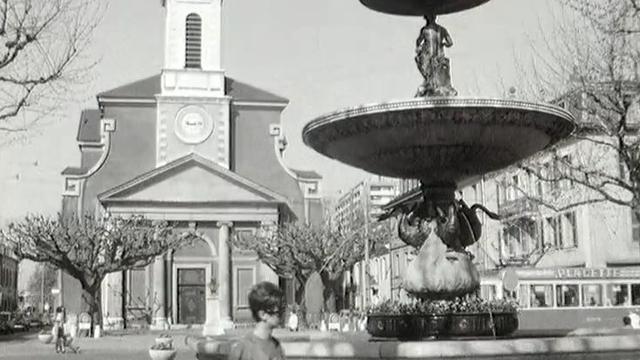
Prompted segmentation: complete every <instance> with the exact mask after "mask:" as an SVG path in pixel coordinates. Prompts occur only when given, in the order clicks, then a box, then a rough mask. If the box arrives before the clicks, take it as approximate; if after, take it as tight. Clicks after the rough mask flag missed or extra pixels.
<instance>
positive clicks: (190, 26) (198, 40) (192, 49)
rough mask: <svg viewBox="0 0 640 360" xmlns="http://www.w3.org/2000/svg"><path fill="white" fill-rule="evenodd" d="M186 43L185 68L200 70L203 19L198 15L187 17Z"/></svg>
mask: <svg viewBox="0 0 640 360" xmlns="http://www.w3.org/2000/svg"><path fill="white" fill-rule="evenodd" d="M185 33H186V39H185V40H186V41H185V60H184V67H185V68H196V69H199V68H200V55H201V44H202V19H200V16H199V15H198V14H189V15H187V22H186V32H185Z"/></svg>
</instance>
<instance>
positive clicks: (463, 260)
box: [303, 0, 575, 333]
mask: <svg viewBox="0 0 640 360" xmlns="http://www.w3.org/2000/svg"><path fill="white" fill-rule="evenodd" d="M360 1H361V2H362V3H363V4H364V5H365V6H367V7H369V8H371V9H374V10H376V11H381V12H385V13H389V14H399V15H414V16H423V17H424V18H425V20H426V25H425V26H424V27H422V29H421V30H420V34H419V36H418V39H417V41H416V57H415V61H416V64H417V66H418V69H419V71H420V73H421V74H422V77H423V82H422V85H420V87H419V88H418V91H417V93H416V97H415V98H414V99H408V100H401V101H393V102H386V103H379V104H373V105H366V106H360V107H356V108H350V109H346V110H341V111H337V112H333V113H330V114H327V115H324V116H321V117H319V118H317V119H315V120H313V121H311V122H309V123H308V124H307V125H306V126H305V128H304V129H303V139H304V142H305V144H307V145H308V146H310V147H312V148H313V149H315V150H316V151H318V152H320V153H321V154H324V155H326V156H329V157H331V158H334V159H336V160H339V161H341V162H344V163H346V164H349V165H352V166H355V167H358V168H361V169H363V170H366V171H368V172H371V173H374V174H378V175H383V176H389V177H397V178H414V179H419V180H420V183H421V191H422V201H421V202H419V203H418V204H417V205H413V206H409V205H408V204H398V205H397V206H396V207H395V208H394V209H391V211H390V213H392V214H400V221H399V223H398V233H399V236H400V238H401V239H402V240H403V241H404V242H405V243H407V244H408V245H410V246H413V247H414V248H415V249H416V250H417V256H416V257H415V259H414V260H413V261H412V262H411V263H410V264H409V265H408V268H407V271H406V272H405V275H404V281H403V286H404V289H405V290H406V291H407V292H408V293H410V294H412V295H413V296H414V297H415V298H417V299H421V300H424V301H433V300H448V299H454V298H457V297H461V296H465V295H467V294H471V293H474V292H476V291H477V290H478V288H479V286H480V279H479V273H478V270H477V269H476V267H475V266H474V264H473V261H472V260H473V256H472V255H471V254H470V253H469V252H468V251H467V250H466V248H467V247H468V246H470V245H472V244H473V243H475V242H476V241H478V239H479V238H480V236H481V223H480V221H479V220H478V217H477V215H476V211H477V210H482V211H485V212H486V213H487V214H488V215H489V217H491V218H494V219H496V218H497V215H496V214H494V213H492V212H491V211H489V210H487V209H486V208H484V207H483V206H481V205H478V204H476V205H473V206H471V207H469V206H467V204H466V203H465V202H464V201H463V200H462V199H456V197H455V191H456V190H457V189H459V188H461V187H464V186H467V185H469V184H472V183H474V182H476V181H478V180H479V178H480V177H481V176H482V175H483V174H486V173H488V172H491V171H496V170H499V169H502V168H505V167H507V166H510V165H512V164H514V163H516V162H517V161H520V160H523V159H525V158H527V157H529V156H531V155H533V154H535V153H536V152H539V151H541V150H543V149H545V148H548V147H550V146H552V145H554V144H555V143H556V142H558V141H559V140H561V139H563V138H565V137H567V136H568V135H569V134H570V133H571V132H572V131H573V129H574V127H575V123H574V120H573V117H572V115H571V114H570V113H568V112H566V111H565V110H563V109H561V108H558V107H555V106H551V105H547V104H534V103H529V102H524V101H515V100H504V99H482V98H462V97H458V96H457V91H456V90H455V89H454V88H453V87H452V85H451V76H450V68H449V59H448V58H447V57H445V55H444V48H445V47H450V46H452V44H453V42H452V40H451V36H450V35H449V33H448V31H447V30H446V29H445V28H444V27H442V26H440V25H438V24H437V23H436V17H437V15H440V14H446V13H453V12H457V11H462V10H465V9H469V8H471V7H475V6H478V5H481V4H483V3H485V2H487V1H488V0H360ZM403 321H404V320H403ZM377 326H378V327H385V326H387V325H385V323H384V321H383V322H381V323H380V324H379V325H377ZM389 326H391V327H393V328H398V324H397V323H394V322H392V324H391V325H389ZM374 327H375V326H374ZM392 333H393V332H392Z"/></svg>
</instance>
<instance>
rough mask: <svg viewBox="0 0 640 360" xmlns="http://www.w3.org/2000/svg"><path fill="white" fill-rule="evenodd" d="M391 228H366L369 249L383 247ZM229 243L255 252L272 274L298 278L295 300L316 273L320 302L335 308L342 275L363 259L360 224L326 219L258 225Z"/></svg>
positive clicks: (377, 250) (328, 309) (333, 309)
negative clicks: (321, 294)
mask: <svg viewBox="0 0 640 360" xmlns="http://www.w3.org/2000/svg"><path fill="white" fill-rule="evenodd" d="M392 233H393V231H392V229H391V227H389V226H374V227H372V229H371V230H370V231H368V238H369V247H370V252H371V253H372V254H375V253H376V252H379V251H384V245H385V244H386V243H387V242H389V241H390V237H391V236H393V235H392ZM233 245H234V246H236V247H238V248H240V249H246V250H251V251H254V252H256V253H257V255H258V258H259V259H260V260H261V261H263V262H264V263H265V264H266V265H267V266H269V267H270V268H271V269H272V270H273V271H274V272H275V273H276V274H278V275H280V276H283V277H292V278H294V279H296V280H297V282H298V285H299V287H298V289H297V290H296V301H297V302H299V303H301V302H302V299H304V288H305V284H306V283H307V280H309V277H310V276H311V274H313V273H318V274H319V275H320V278H321V279H322V284H323V285H324V288H325V291H324V303H325V308H326V310H327V311H329V312H333V311H335V308H336V306H335V302H336V298H337V297H339V296H340V295H339V294H338V292H339V291H340V289H341V285H342V276H343V275H344V273H345V272H346V271H347V270H349V269H351V268H352V267H353V266H354V265H355V264H356V263H358V262H359V261H362V260H363V259H364V248H365V230H364V227H363V226H359V227H356V228H355V229H353V230H348V231H343V230H341V229H339V228H337V227H332V226H331V225H330V224H328V223H323V224H322V225H318V226H314V225H308V224H303V223H289V224H283V225H280V226H279V227H276V228H272V229H268V228H266V229H262V230H261V231H258V232H257V233H256V234H255V235H244V236H236V238H235V239H234V240H233Z"/></svg>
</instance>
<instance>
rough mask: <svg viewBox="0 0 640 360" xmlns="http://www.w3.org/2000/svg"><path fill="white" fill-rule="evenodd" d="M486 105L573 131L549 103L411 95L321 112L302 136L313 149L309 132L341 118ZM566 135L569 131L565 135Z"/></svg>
mask: <svg viewBox="0 0 640 360" xmlns="http://www.w3.org/2000/svg"><path fill="white" fill-rule="evenodd" d="M473 107H485V108H495V109H517V110H528V111H533V112H543V113H547V114H550V115H554V116H557V117H559V118H563V119H565V120H567V121H570V122H572V123H573V124H574V126H573V128H572V131H573V130H575V117H574V116H573V115H572V114H571V113H570V112H569V111H567V110H565V109H563V108H561V107H559V106H556V105H551V104H545V103H534V102H529V101H525V100H514V99H499V98H479V97H433V98H414V99H400V100H390V101H384V102H377V103H368V104H363V105H357V106H352V107H348V108H343V109H339V110H336V111H332V112H329V113H325V114H324V115H320V116H318V117H316V118H314V119H313V120H311V121H309V122H308V123H307V124H305V126H304V127H303V128H302V138H303V141H304V143H305V145H307V146H310V147H311V148H313V146H312V145H311V144H309V142H308V135H309V133H310V132H311V131H313V130H315V129H317V128H320V127H322V126H326V125H328V124H330V123H334V122H338V121H340V120H344V119H348V118H352V117H356V116H360V115H365V114H377V113H382V112H388V111H403V110H418V109H437V108H440V109H447V108H449V109H450V108H473ZM567 135H569V134H567Z"/></svg>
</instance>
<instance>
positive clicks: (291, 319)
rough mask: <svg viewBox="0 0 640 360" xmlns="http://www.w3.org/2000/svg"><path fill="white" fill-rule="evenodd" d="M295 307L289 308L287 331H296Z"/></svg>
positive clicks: (296, 317)
mask: <svg viewBox="0 0 640 360" xmlns="http://www.w3.org/2000/svg"><path fill="white" fill-rule="evenodd" d="M296 310H297V309H296V307H295V306H292V307H291V312H290V314H289V321H288V322H287V327H288V328H289V331H298V314H296Z"/></svg>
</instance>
